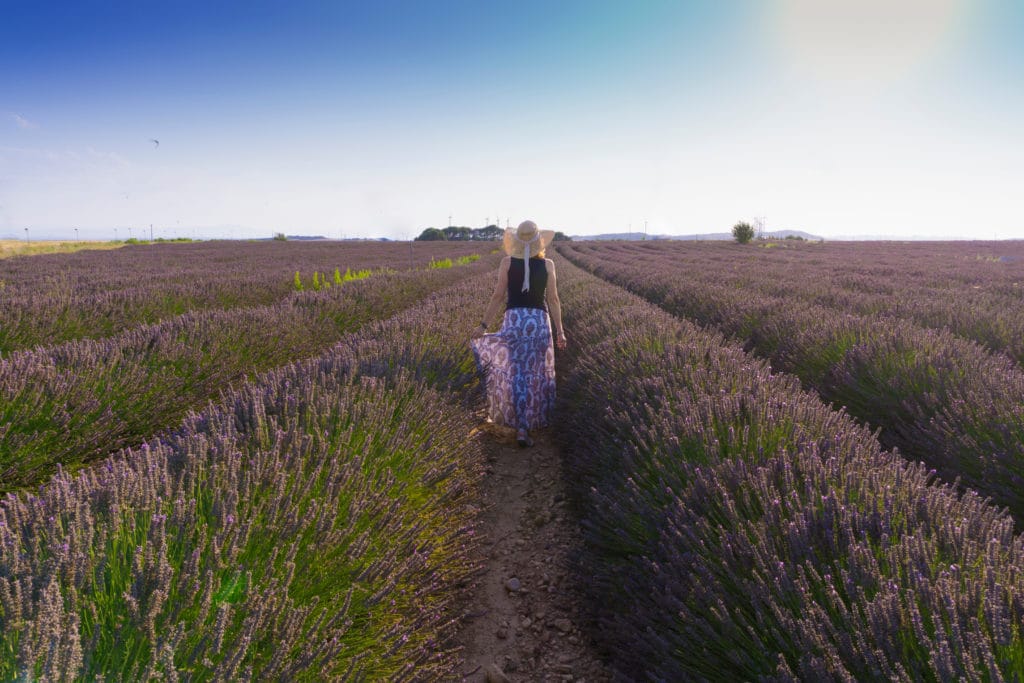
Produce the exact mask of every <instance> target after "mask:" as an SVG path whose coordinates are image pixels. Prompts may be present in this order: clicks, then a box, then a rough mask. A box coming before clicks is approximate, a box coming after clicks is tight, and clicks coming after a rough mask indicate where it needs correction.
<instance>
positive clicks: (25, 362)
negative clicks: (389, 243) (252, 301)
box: [0, 259, 493, 491]
mask: <svg viewBox="0 0 1024 683" xmlns="http://www.w3.org/2000/svg"><path fill="white" fill-rule="evenodd" d="M492 266H493V260H491V259H483V260H481V261H479V262H475V263H470V264H468V265H464V266H459V267H457V268H451V269H445V270H433V269H431V270H427V271H407V272H397V273H390V274H386V275H379V276H375V277H372V278H369V279H366V280H361V281H358V282H350V283H347V284H346V285H344V286H343V287H335V288H331V289H329V290H325V291H320V292H296V293H292V294H290V295H288V296H287V297H286V298H284V299H283V300H281V301H280V302H277V303H275V304H271V305H266V306H255V307H248V308H235V309H231V310H227V311H221V310H208V311H198V312H194V313H187V314H184V315H181V316H178V317H175V318H171V319H169V320H167V321H164V322H161V323H158V324H154V325H145V326H141V327H137V328H135V329H131V330H128V331H126V332H123V333H121V334H119V335H116V336H114V337H110V338H107V339H102V340H91V339H85V340H78V341H71V342H66V343H64V344H59V345H55V346H50V347H45V348H38V349H35V350H32V351H19V352H16V353H13V354H11V355H10V356H8V357H7V358H4V359H0V491H9V490H12V489H15V488H18V487H24V486H29V485H32V484H34V483H36V482H38V481H41V480H42V479H43V478H45V477H46V476H48V475H50V474H52V473H53V471H54V469H55V467H56V466H57V465H58V464H59V465H61V466H63V467H64V468H65V469H71V470H74V469H76V468H77V467H78V466H79V465H81V464H82V463H86V462H89V461H92V460H95V459H96V458H99V457H103V456H105V455H106V454H108V453H111V452H113V451H115V450H117V449H119V448H124V447H128V446H132V445H135V444H137V443H140V442H141V441H142V440H144V439H146V438H148V437H150V436H152V435H154V434H156V433H158V432H159V431H160V430H163V429H167V428H169V427H172V426H174V425H175V424H177V423H178V422H180V421H181V420H182V419H183V418H184V417H185V416H186V415H187V414H188V412H189V411H190V410H194V409H197V408H198V407H201V406H202V405H203V404H204V403H205V402H206V401H207V400H210V399H212V398H215V397H216V396H217V394H218V393H219V392H221V391H222V390H224V389H226V388H227V386H228V384H229V383H232V382H236V381H239V380H242V379H244V378H245V377H247V376H252V375H253V374H255V373H258V372H262V371H265V370H268V369H270V368H273V367H277V366H279V365H282V364H284V363H288V362H291V361H293V360H297V359H301V358H307V357H313V356H316V355H318V354H319V353H321V352H322V350H323V349H324V348H327V347H329V346H330V345H331V344H332V343H334V342H336V341H337V340H338V339H339V338H341V337H342V336H343V335H345V334H348V333H350V332H352V331H353V330H355V329H357V328H358V327H360V326H361V325H363V324H365V323H367V322H370V321H373V320H377V319H380V318H383V317H387V316H389V315H392V314H394V313H396V312H398V311H400V310H403V309H405V308H407V307H408V306H411V305H412V304H414V303H415V302H416V301H419V300H421V299H422V298H423V297H425V296H426V295H427V294H429V293H431V292H433V291H436V290H438V289H439V288H441V287H444V286H446V285H450V284H452V283H454V282H456V281H459V280H461V279H464V278H466V277H470V276H472V275H473V274H475V273H479V272H481V271H482V270H489V269H490V268H491V267H492Z"/></svg>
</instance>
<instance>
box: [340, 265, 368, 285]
mask: <svg viewBox="0 0 1024 683" xmlns="http://www.w3.org/2000/svg"><path fill="white" fill-rule="evenodd" d="M335 272H337V271H335ZM371 275H373V271H372V270H370V269H369V268H364V269H363V270H350V269H348V268H346V269H345V274H344V275H342V276H341V281H342V282H352V281H353V280H365V279H366V278H368V277H370V276H371Z"/></svg>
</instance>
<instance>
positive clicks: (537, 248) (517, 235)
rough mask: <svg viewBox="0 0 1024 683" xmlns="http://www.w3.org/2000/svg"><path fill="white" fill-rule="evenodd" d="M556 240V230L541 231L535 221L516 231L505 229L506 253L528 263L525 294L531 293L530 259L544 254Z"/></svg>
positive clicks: (524, 277) (524, 282)
mask: <svg viewBox="0 0 1024 683" xmlns="http://www.w3.org/2000/svg"><path fill="white" fill-rule="evenodd" d="M554 238H555V231H554V230H540V229H539V228H538V227H537V224H536V223H534V222H533V221H523V222H522V223H520V224H519V227H518V228H516V229H515V230H513V229H512V228H506V229H505V244H504V246H505V253H506V254H508V255H509V256H512V257H514V258H521V259H523V261H525V262H526V268H525V272H524V273H523V291H524V292H529V291H530V259H531V258H533V257H534V256H537V255H539V254H541V253H543V252H544V250H545V249H547V246H548V245H549V244H551V240H553V239H554Z"/></svg>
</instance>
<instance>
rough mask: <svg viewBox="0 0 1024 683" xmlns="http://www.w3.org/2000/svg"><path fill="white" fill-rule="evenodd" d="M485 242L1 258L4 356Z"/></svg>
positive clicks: (262, 301) (259, 302)
mask: <svg viewBox="0 0 1024 683" xmlns="http://www.w3.org/2000/svg"><path fill="white" fill-rule="evenodd" d="M479 250H480V245H479V244H477V245H470V244H465V243H443V244H441V243H437V244H431V243H419V242H417V243H415V245H412V246H410V244H409V243H403V244H398V243H383V242H213V243H191V244H155V245H139V246H135V245H132V246H128V247H124V248H121V249H115V250H111V251H83V252H76V253H74V254H59V255H56V254H54V255H46V256H33V257H24V258H12V259H0V282H3V283H4V284H3V292H4V295H3V296H2V297H0V355H7V354H8V353H10V352H11V351H14V350H18V349H26V348H31V347H34V346H40V345H47V346H50V345H53V344H56V343H60V342H64V341H69V340H72V339H82V338H100V337H106V336H110V335H113V334H116V333H118V332H120V331H123V330H126V329H129V328H132V327H137V326H139V325H143V324H153V323H156V322H158V321H160V320H164V319H167V318H170V317H174V316H177V315H181V314H183V313H186V312H190V311H192V312H195V311H199V310H205V309H228V308H237V307H252V306H263V305H269V304H272V303H274V302H277V301H280V300H282V299H284V298H285V297H287V296H288V294H290V293H291V291H292V289H293V283H292V275H293V273H294V272H295V271H297V270H300V271H302V272H303V273H304V274H307V278H308V277H312V276H311V275H310V273H311V272H314V271H319V272H321V273H329V272H333V271H334V269H336V268H340V269H341V271H345V270H346V269H351V270H352V271H368V270H380V269H384V268H390V269H398V270H415V269H424V268H426V267H427V266H428V265H429V263H430V262H431V260H432V259H434V258H437V257H442V256H449V257H450V256H453V255H454V256H459V255H462V256H469V255H471V254H475V253H476V252H478V251H479Z"/></svg>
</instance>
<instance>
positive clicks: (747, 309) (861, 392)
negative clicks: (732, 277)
mask: <svg viewBox="0 0 1024 683" xmlns="http://www.w3.org/2000/svg"><path fill="white" fill-rule="evenodd" d="M565 253H566V254H567V256H569V258H572V259H574V260H575V261H576V262H578V263H579V264H581V265H583V266H585V267H587V268H588V269H590V270H591V271H592V272H594V273H595V274H597V275H599V276H601V277H604V278H607V279H609V280H610V281H612V282H615V283H616V284H619V285H622V286H625V287H627V288H628V289H630V290H631V291H633V292H635V293H637V294H640V295H641V296H643V297H645V298H647V299H648V300H650V301H652V302H654V303H656V304H658V305H660V306H662V307H663V308H665V309H666V310H667V311H669V312H670V313H674V314H676V315H679V316H683V317H687V318H691V319H694V320H696V321H698V322H700V323H702V324H707V325H714V326H716V327H717V328H718V329H720V330H722V331H723V332H725V333H726V334H727V335H729V336H732V337H735V338H738V339H740V340H743V341H744V342H745V343H746V344H747V346H748V347H749V348H751V349H752V350H753V351H754V352H755V353H757V354H758V355H760V356H762V357H764V358H768V359H770V360H771V362H772V364H773V366H774V367H775V368H776V369H779V370H782V371H784V372H789V373H792V374H794V375H797V376H798V377H799V378H800V379H801V381H802V382H803V383H804V385H805V386H807V387H809V388H813V389H815V390H816V391H817V392H818V393H819V394H820V395H821V397H822V398H823V399H824V400H826V401H828V402H833V403H836V404H838V405H841V406H844V407H845V408H846V409H847V410H848V411H849V412H850V414H851V415H853V416H854V417H856V418H858V419H860V420H863V421H865V422H867V423H869V424H870V425H873V426H874V427H878V428H880V429H881V433H880V439H881V441H882V444H883V445H884V446H885V447H887V448H899V449H900V450H901V451H902V452H903V453H904V455H905V456H907V457H909V458H911V459H915V460H922V461H924V462H925V463H927V464H928V465H929V466H930V467H934V468H935V469H937V470H938V472H939V474H940V476H942V477H943V478H944V479H946V480H947V481H950V482H952V481H955V480H957V479H959V480H960V481H961V482H962V483H963V484H964V485H966V486H968V487H970V488H973V489H975V490H977V491H978V492H979V493H981V494H982V495H983V496H990V497H991V498H992V499H993V500H994V501H995V502H996V503H998V504H999V505H1005V506H1008V507H1009V508H1010V510H1011V512H1012V513H1013V514H1014V515H1015V516H1017V517H1018V518H1019V519H1024V369H1022V368H1021V367H1020V366H1019V365H1018V364H1017V363H1015V362H1014V361H1013V360H1011V359H1010V358H1008V357H1006V356H1004V355H1001V354H992V353H990V352H989V351H987V350H986V349H985V348H984V347H982V346H980V345H978V344H977V343H975V342H972V341H969V340H965V339H963V338H961V337H959V336H956V335H954V334H952V333H951V332H949V331H946V330H931V329H925V328H922V327H919V326H917V325H915V324H913V323H911V322H908V321H905V320H899V319H893V318H889V317H885V316H858V315H854V314H843V313H840V312H837V311H835V310H834V309H830V308H826V307H823V306H820V305H818V304H814V303H810V302H800V301H794V300H786V299H781V298H778V297H772V296H768V295H763V294H760V293H758V292H757V291H756V289H755V291H753V292H750V291H745V290H742V289H735V288H733V287H731V286H728V285H722V284H720V283H719V282H717V281H716V272H717V271H718V270H721V269H725V268H728V267H729V263H728V262H725V263H722V264H718V265H717V267H712V265H711V264H705V267H704V269H703V270H701V271H699V272H694V271H693V269H691V268H684V267H681V266H680V265H679V264H678V263H677V261H676V260H675V258H674V253H673V252H671V251H667V252H666V253H665V254H664V255H663V256H662V257H661V258H655V259H652V260H649V261H646V262H642V263H641V262H633V261H630V260H626V259H621V258H613V257H612V255H613V252H612V250H608V253H605V252H603V251H602V250H600V249H598V250H581V249H577V248H576V247H570V248H567V249H566V250H565ZM739 265H740V264H733V266H734V267H739ZM705 278H706V281H705Z"/></svg>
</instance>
